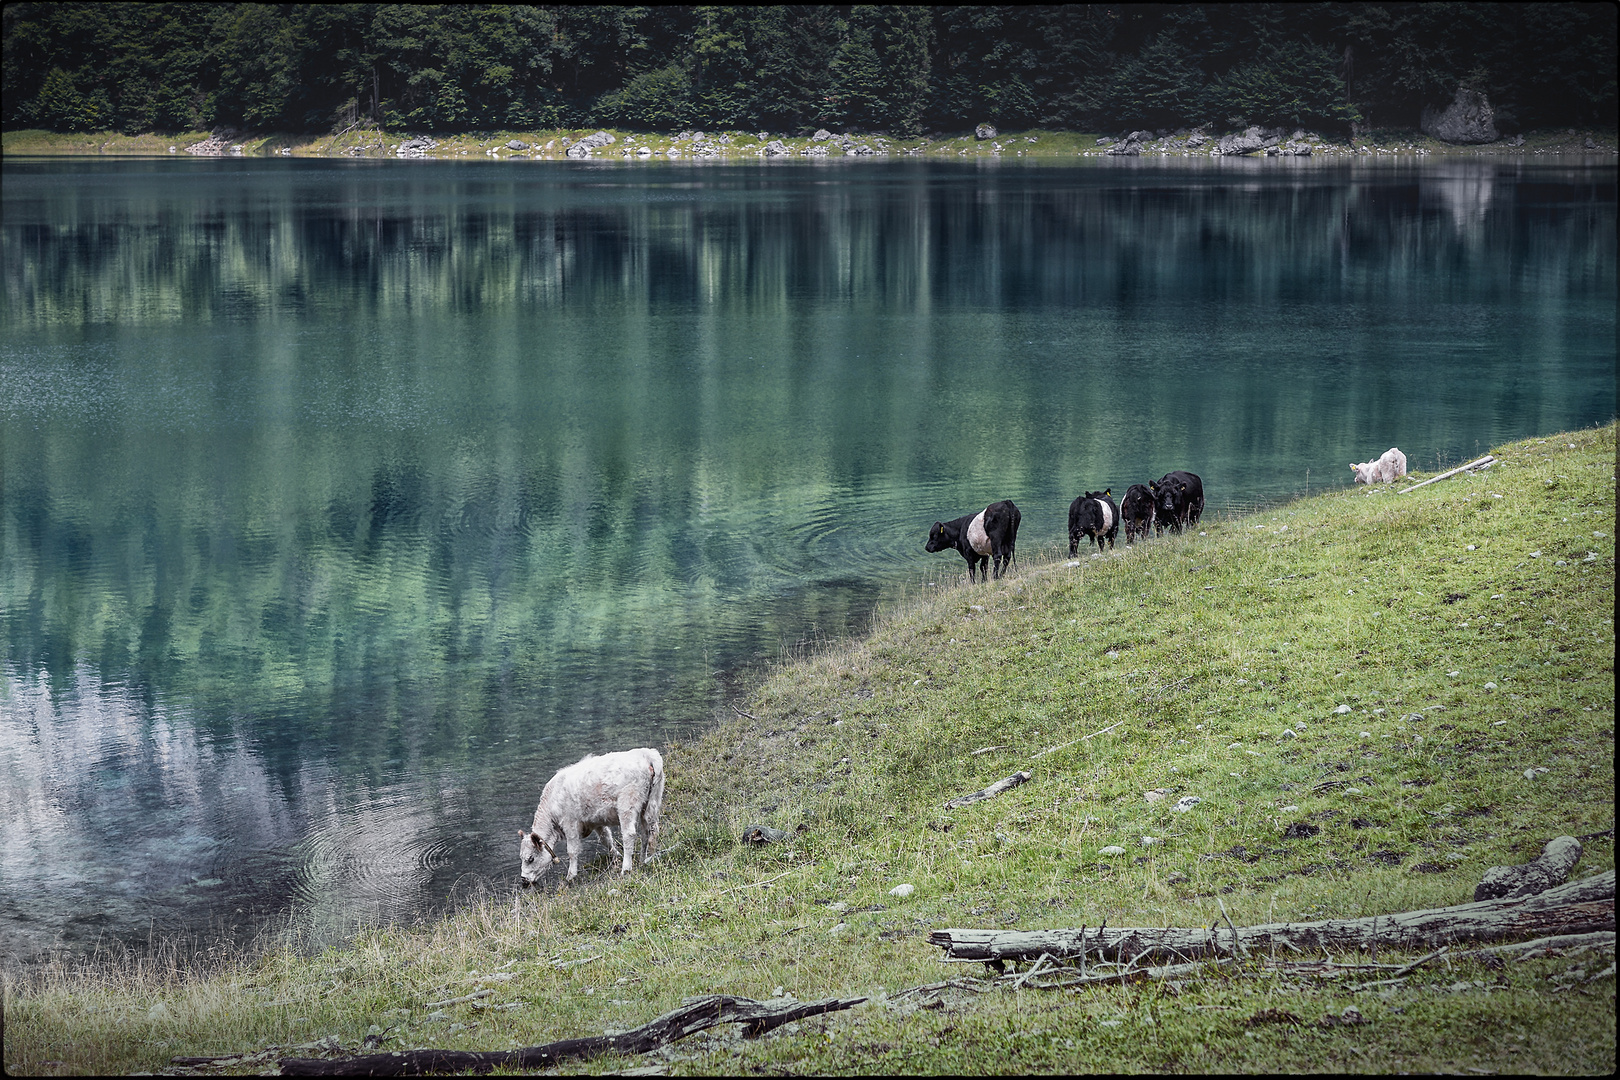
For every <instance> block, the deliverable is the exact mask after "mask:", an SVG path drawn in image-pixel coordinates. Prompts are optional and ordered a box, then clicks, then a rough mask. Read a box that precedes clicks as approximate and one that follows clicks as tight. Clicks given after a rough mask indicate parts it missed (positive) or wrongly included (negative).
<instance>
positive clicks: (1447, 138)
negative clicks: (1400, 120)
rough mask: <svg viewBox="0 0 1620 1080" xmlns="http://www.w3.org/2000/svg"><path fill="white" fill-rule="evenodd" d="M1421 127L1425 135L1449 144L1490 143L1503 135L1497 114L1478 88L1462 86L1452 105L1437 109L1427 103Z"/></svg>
mask: <svg viewBox="0 0 1620 1080" xmlns="http://www.w3.org/2000/svg"><path fill="white" fill-rule="evenodd" d="M1418 127H1420V128H1422V129H1423V134H1425V135H1428V136H1429V137H1431V138H1435V139H1439V140H1440V141H1441V142H1448V143H1489V142H1495V141H1496V140H1497V139H1499V138H1501V137H1502V136H1501V134H1500V133H1499V132H1498V131H1497V130H1496V113H1495V110H1493V109H1492V108H1491V103H1490V100H1489V99H1488V98H1486V96H1485V95H1484V94H1483V93H1481V92H1480V91H1478V90H1470V89H1468V88H1467V87H1463V86H1459V87H1458V88H1457V96H1456V97H1455V98H1453V99H1452V102H1451V104H1450V105H1447V106H1446V107H1445V108H1443V109H1437V108H1435V107H1434V106H1432V105H1425V106H1423V114H1422V117H1421V118H1420V119H1419V121H1418Z"/></svg>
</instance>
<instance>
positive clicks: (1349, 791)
mask: <svg viewBox="0 0 1620 1080" xmlns="http://www.w3.org/2000/svg"><path fill="white" fill-rule="evenodd" d="M1344 793H1345V794H1346V795H1360V794H1361V789H1360V788H1358V787H1347V788H1345V789H1344Z"/></svg>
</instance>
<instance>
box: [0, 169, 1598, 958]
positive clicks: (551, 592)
mask: <svg viewBox="0 0 1620 1080" xmlns="http://www.w3.org/2000/svg"><path fill="white" fill-rule="evenodd" d="M0 174H3V180H4V185H3V206H4V221H3V244H4V247H3V252H0V258H3V276H4V293H3V297H0V628H3V634H4V645H5V652H4V657H3V670H0V947H3V950H4V956H5V957H6V958H7V960H8V961H15V960H18V959H27V958H30V957H34V956H37V955H39V954H40V953H41V951H42V950H45V949H49V948H60V949H66V950H68V951H70V952H74V951H78V952H82V951H85V950H87V949H89V948H91V947H93V945H94V944H95V942H96V941H98V940H104V939H109V938H116V939H119V940H124V941H128V942H131V943H135V944H141V943H144V942H146V941H147V939H148V935H149V934H157V935H160V936H161V935H163V934H176V933H178V934H183V935H189V936H191V937H193V938H196V939H198V940H202V939H210V938H212V937H215V936H218V935H228V936H235V937H239V938H240V937H248V936H251V935H252V934H253V933H256V932H258V931H259V930H261V929H262V928H264V927H267V926H271V925H283V924H288V923H290V924H293V925H297V926H300V927H304V928H306V929H308V930H310V931H311V932H316V933H327V932H331V933H339V932H341V931H342V930H343V929H345V928H347V927H351V926H353V925H354V924H355V923H356V922H357V921H360V920H366V919H396V920H397V919H410V918H415V917H421V916H426V915H429V914H431V913H433V912H435V911H439V910H442V909H444V908H445V907H446V906H447V905H451V904H453V903H455V902H456V899H457V898H458V897H465V896H468V895H473V894H475V893H476V892H477V891H478V890H480V889H484V888H488V889H492V890H496V891H499V890H504V889H509V888H511V887H512V886H513V884H514V883H515V871H516V846H515V842H514V835H515V832H516V831H517V830H518V829H521V828H523V827H524V826H526V825H527V824H528V822H529V818H530V816H531V815H532V813H533V808H534V803H535V801H536V799H537V798H538V796H539V792H540V788H541V787H542V786H543V784H544V782H545V780H546V779H547V778H548V777H549V776H550V775H551V773H552V772H553V771H555V770H556V769H557V768H558V767H560V766H562V765H564V764H567V763H569V762H571V761H574V760H576V759H577V758H578V757H579V756H581V755H582V754H584V753H585V752H586V751H607V750H617V749H624V748H628V747H631V746H637V745H665V744H667V742H668V741H669V740H670V739H671V738H674V737H676V736H678V735H679V734H681V733H683V732H690V731H692V730H694V729H696V728H698V727H700V726H701V725H703V724H705V723H707V722H710V721H712V718H713V716H714V715H715V713H716V711H717V710H719V709H722V708H724V707H725V706H726V705H727V703H728V701H729V700H731V698H732V696H734V695H735V694H736V693H737V692H738V691H739V689H745V688H746V687H747V686H748V684H749V679H750V677H751V673H752V672H755V671H757V670H758V669H759V667H760V666H761V665H763V664H769V663H771V662H774V661H776V660H778V659H779V658H781V657H784V656H792V655H796V654H799V653H802V652H803V651H805V650H806V649H808V648H812V647H814V645H815V644H816V643H818V642H823V641H827V640H831V639H837V638H840V637H842V636H845V635H848V634H851V633H859V632H861V631H862V630H863V628H865V627H866V626H868V625H869V623H870V619H871V616H872V612H873V611H874V608H876V607H877V606H879V605H882V604H885V603H893V602H896V601H897V600H899V599H900V598H903V597H904V596H906V595H915V594H916V593H918V592H919V591H920V590H924V589H936V588H946V587H958V584H959V583H960V582H962V580H963V573H962V571H963V568H964V564H963V562H962V560H961V559H960V558H959V557H958V556H956V555H955V554H954V553H946V554H941V555H929V554H926V553H925V552H924V551H923V543H924V540H925V538H926V534H927V532H928V528H929V526H930V525H931V524H932V523H933V522H934V521H935V520H937V519H948V518H952V517H956V516H958V515H960V514H964V513H968V512H970V511H973V510H977V509H981V508H983V506H984V505H985V504H986V503H987V502H990V501H992V500H995V499H1002V498H1011V499H1013V500H1015V501H1016V502H1017V503H1018V505H1019V507H1020V508H1021V510H1022V513H1023V524H1022V529H1021V532H1020V535H1019V541H1020V544H1019V548H1020V554H1021V555H1022V556H1024V557H1025V558H1028V559H1036V558H1039V557H1041V556H1042V555H1050V554H1053V553H1056V552H1057V551H1058V550H1059V547H1060V545H1063V546H1064V550H1065V551H1066V527H1067V518H1066V514H1067V507H1068V504H1069V502H1070V500H1072V499H1073V498H1074V497H1075V496H1076V495H1079V494H1080V493H1082V492H1083V491H1086V490H1094V489H1101V488H1104V487H1109V486H1111V487H1112V490H1113V491H1114V493H1115V495H1116V497H1117V496H1119V495H1121V494H1122V493H1123V491H1124V489H1125V487H1126V486H1128V485H1129V484H1131V483H1133V482H1141V481H1146V480H1148V479H1150V478H1157V477H1158V476H1160V475H1162V474H1163V473H1165V472H1167V471H1169V470H1171V469H1189V470H1191V471H1194V472H1197V473H1199V474H1200V475H1201V476H1202V477H1203V480H1204V485H1205V489H1206V492H1207V495H1208V500H1209V508H1208V510H1207V511H1206V518H1208V517H1209V516H1211V515H1221V514H1233V513H1239V512H1243V511H1247V510H1252V509H1255V508H1258V507H1262V506H1266V505H1271V504H1274V503H1276V502H1279V501H1282V500H1285V499H1288V498H1292V497H1294V496H1296V495H1299V494H1304V493H1306V492H1308V491H1309V492H1319V491H1323V490H1328V489H1333V488H1343V487H1346V486H1348V485H1349V482H1350V471H1349V469H1348V467H1347V465H1348V463H1349V462H1351V461H1365V460H1368V459H1369V458H1372V457H1376V456H1377V455H1378V454H1379V453H1381V452H1382V451H1383V450H1385V449H1387V448H1388V447H1390V446H1399V447H1400V448H1401V449H1402V450H1404V451H1405V452H1406V454H1407V455H1408V458H1409V459H1410V462H1411V466H1412V468H1413V469H1425V470H1426V469H1433V468H1435V467H1436V466H1437V465H1443V464H1458V463H1461V462H1462V461H1464V460H1467V459H1469V458H1472V457H1474V456H1477V455H1478V454H1482V453H1484V452H1485V451H1486V450H1488V449H1489V448H1490V447H1491V446H1493V445H1494V444H1496V443H1498V442H1501V441H1503V440H1508V439H1513V438H1519V437H1524V436H1529V435H1534V434H1538V433H1547V432H1553V431H1557V430H1561V429H1566V428H1573V427H1581V426H1585V425H1589V424H1593V423H1599V422H1606V421H1608V420H1609V419H1610V418H1611V417H1612V416H1613V415H1614V413H1615V407H1616V399H1615V395H1616V384H1615V366H1616V365H1615V361H1616V356H1615V352H1616V349H1615V340H1616V338H1615V332H1616V327H1615V312H1616V258H1615V255H1616V220H1615V201H1616V199H1615V195H1616V170H1615V167H1614V166H1613V165H1612V164H1602V165H1597V164H1591V163H1589V162H1587V161H1585V160H1574V161H1560V160H1557V159H1550V158H1549V159H1520V160H1514V161H1503V160H1500V159H1477V160H1475V159H1466V160H1445V161H1438V160H1435V161H1425V162H1416V161H1413V160H1412V159H1407V160H1405V161H1401V162H1397V161H1376V160H1375V161H1352V162H1346V161H1344V160H1343V159H1339V160H1334V161H1311V160H1303V159H1282V160H1278V159H1264V160H1230V159H1215V160H1202V159H1181V158H1169V159H1107V160H1103V159H1087V160H1085V161H1083V162H1077V163H1073V164H1069V163H1062V162H1051V161H1044V162H1038V161H1032V162H1019V163H1016V164H1015V163H1013V162H994V161H990V162H964V163H956V162H948V163H941V162H925V161H916V160H907V161H894V162H867V161H860V162H837V161H833V162H826V161H823V162H816V163H778V162H770V163H764V162H762V163H758V164H755V163H747V164H707V163H692V164H684V163H618V162H611V163H608V162H578V163H576V162H526V163H525V162H490V161H479V162H398V161H346V160H345V161H313V160H263V159H202V160H167V159H165V160H98V159H89V158H73V159H51V160H47V159H32V160H29V159H14V158H8V159H6V160H5V161H4V163H3V165H0ZM1149 542H1152V541H1149ZM1120 547H1121V549H1123V548H1124V545H1123V543H1121V545H1120ZM668 810H669V811H670V813H671V814H672V815H678V814H679V812H680V808H679V807H678V806H669V807H668Z"/></svg>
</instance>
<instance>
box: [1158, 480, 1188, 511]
mask: <svg viewBox="0 0 1620 1080" xmlns="http://www.w3.org/2000/svg"><path fill="white" fill-rule="evenodd" d="M1186 495H1187V485H1186V484H1184V483H1182V482H1181V481H1180V480H1166V481H1165V482H1164V483H1162V484H1154V485H1153V506H1154V508H1155V509H1156V510H1160V511H1163V512H1164V513H1166V514H1170V515H1174V514H1175V512H1176V498H1177V497H1178V496H1180V497H1181V498H1182V499H1185V498H1186Z"/></svg>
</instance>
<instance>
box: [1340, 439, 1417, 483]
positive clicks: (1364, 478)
mask: <svg viewBox="0 0 1620 1080" xmlns="http://www.w3.org/2000/svg"><path fill="white" fill-rule="evenodd" d="M1350 471H1351V472H1353V473H1355V474H1356V481H1355V482H1356V483H1358V484H1374V483H1378V484H1393V483H1394V482H1395V478H1396V477H1397V476H1405V475H1406V455H1405V454H1403V453H1401V452H1400V451H1399V450H1397V449H1396V448H1395V447H1393V446H1392V447H1390V448H1389V449H1388V450H1385V451H1384V456H1383V457H1381V458H1379V459H1378V460H1377V461H1368V462H1363V463H1362V464H1360V465H1356V464H1354V463H1352V464H1351V466H1350Z"/></svg>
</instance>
